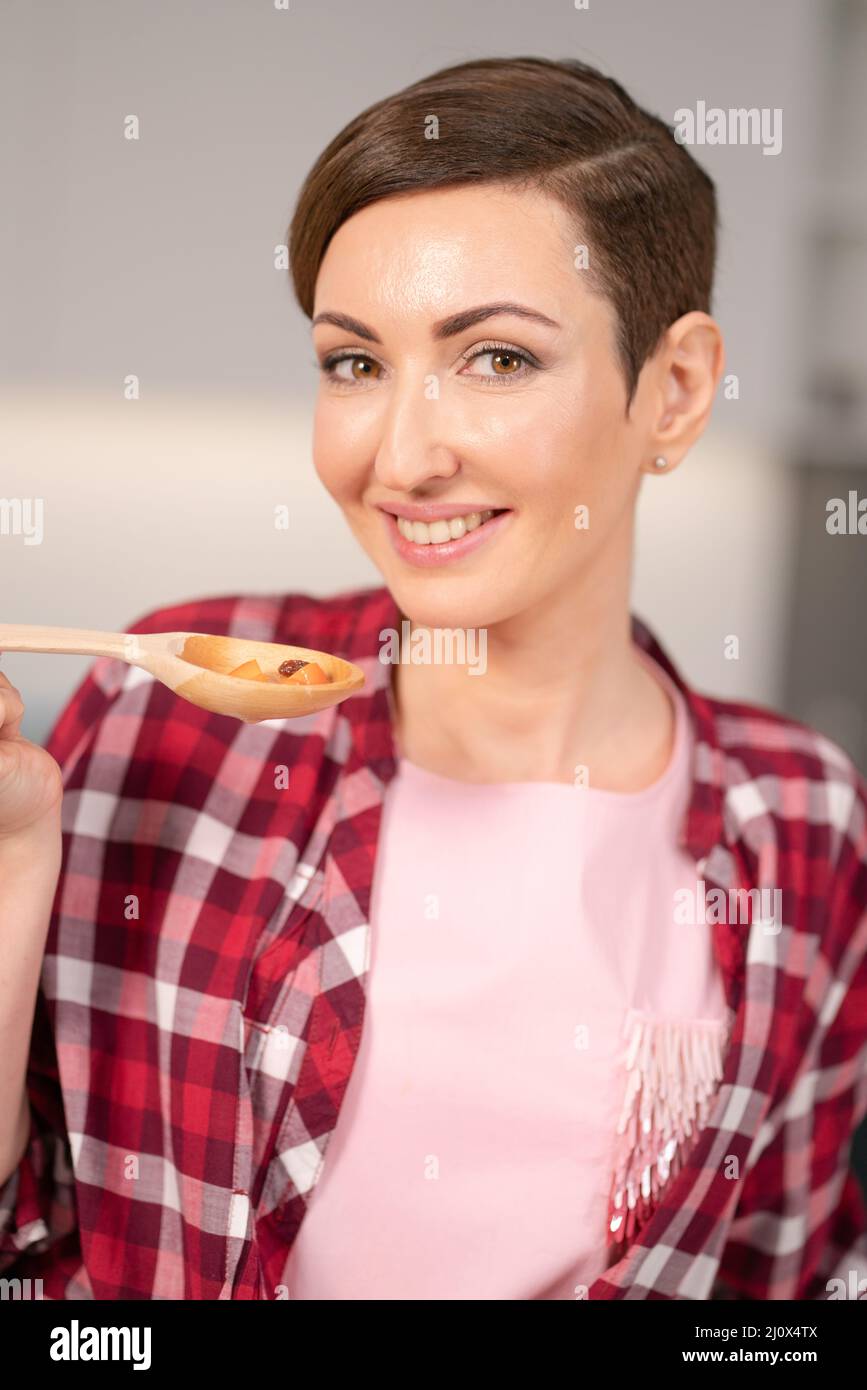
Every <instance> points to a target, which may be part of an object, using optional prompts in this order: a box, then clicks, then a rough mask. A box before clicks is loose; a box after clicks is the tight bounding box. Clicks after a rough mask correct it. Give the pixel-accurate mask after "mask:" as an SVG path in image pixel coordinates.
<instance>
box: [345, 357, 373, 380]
mask: <svg viewBox="0 0 867 1390" xmlns="http://www.w3.org/2000/svg"><path fill="white" fill-rule="evenodd" d="M350 360H351V362H352V375H353V376H354V377H355V380H356V381H375V380H376V379H377V377H378V376H379V363H378V362H374V361H373V359H372V358H370V357H353V358H351V359H350Z"/></svg>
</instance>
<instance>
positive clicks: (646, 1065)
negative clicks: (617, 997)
mask: <svg viewBox="0 0 867 1390" xmlns="http://www.w3.org/2000/svg"><path fill="white" fill-rule="evenodd" d="M731 1021H732V1020H731V1016H730V1012H729V1011H727V1014H726V1017H725V1018H724V1019H720V1020H717V1019H688V1020H683V1019H666V1018H658V1017H653V1016H651V1015H650V1014H646V1013H643V1012H641V1011H640V1010H638V1009H630V1010H629V1012H628V1013H627V1015H626V1020H625V1023H624V1034H625V1036H626V1037H627V1038H628V1043H627V1050H626V1071H627V1080H626V1092H625V1096H624V1101H623V1108H622V1111H621V1115H620V1120H619V1121H618V1125H617V1142H616V1149H615V1164H614V1174H613V1178H612V1182H611V1193H610V1197H609V1204H608V1240H609V1242H617V1243H620V1242H621V1241H625V1240H631V1239H632V1238H633V1236H634V1235H635V1234H636V1233H637V1231H638V1228H639V1227H640V1226H643V1225H644V1223H645V1222H646V1221H647V1219H648V1217H650V1216H651V1215H652V1213H653V1211H654V1210H655V1207H656V1204H657V1201H658V1199H659V1195H660V1193H661V1191H662V1188H663V1187H664V1186H665V1184H666V1183H667V1182H668V1180H669V1178H671V1177H673V1176H674V1175H675V1174H676V1173H678V1172H679V1170H680V1168H681V1167H682V1166H683V1163H684V1160H685V1158H686V1156H687V1153H688V1152H689V1149H690V1148H691V1147H692V1144H693V1142H694V1141H695V1139H696V1137H697V1135H698V1132H699V1130H700V1129H701V1128H702V1127H703V1125H704V1124H705V1122H706V1120H707V1115H708V1111H709V1109H710V1102H711V1100H712V1099H713V1096H714V1093H715V1091H716V1089H717V1086H718V1085H719V1081H720V1079H721V1077H722V1074H723V1057H724V1054H725V1050H726V1045H727V1042H728V1036H729V1032H730V1029H731Z"/></svg>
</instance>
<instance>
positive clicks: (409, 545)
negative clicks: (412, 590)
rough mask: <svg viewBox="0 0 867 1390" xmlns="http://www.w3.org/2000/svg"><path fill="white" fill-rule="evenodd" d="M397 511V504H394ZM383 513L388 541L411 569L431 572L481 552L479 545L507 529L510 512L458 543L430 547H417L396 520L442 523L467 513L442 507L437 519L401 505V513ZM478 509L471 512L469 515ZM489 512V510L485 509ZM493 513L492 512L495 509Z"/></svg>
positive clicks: (429, 512)
mask: <svg viewBox="0 0 867 1390" xmlns="http://www.w3.org/2000/svg"><path fill="white" fill-rule="evenodd" d="M395 506H396V507H397V504H395ZM380 510H381V511H382V513H383V521H384V523H385V527H386V530H387V531H388V538H389V540H390V541H391V544H392V545H393V546H394V548H395V550H396V551H397V553H398V555H400V557H401V559H403V560H406V561H407V563H408V564H410V565H416V566H417V567H418V568H419V569H432V568H435V567H436V566H437V565H447V564H449V563H450V562H451V561H453V560H459V559H461V558H462V557H463V556H464V555H469V554H470V553H471V552H472V551H473V550H478V548H479V546H480V545H484V544H485V542H486V541H488V540H492V539H493V538H494V537H495V536H496V535H497V533H498V532H500V531H501V530H502V529H503V527H504V526H506V525H508V522H509V518H510V517H511V515H512V513H511V511H501V512H499V514H498V515H496V516H492V517H491V518H490V520H489V521H484V522H482V524H481V526H477V527H476V528H475V530H474V531H467V533H466V535H464V536H461V537H460V538H459V539H458V540H452V541H441V542H439V543H432V544H431V545H416V543H415V542H414V541H408V540H407V539H406V537H405V536H402V535H401V534H400V531H398V529H397V520H396V516H398V515H400V516H404V515H407V517H408V520H410V521H440V520H443V521H445V520H447V519H448V518H449V517H453V516H465V515H468V513H466V512H459V511H456V510H455V509H454V507H445V506H440V507H438V508H437V513H438V514H437V515H434V512H433V508H431V509H429V510H428V511H427V514H426V515H419V512H420V511H422V510H423V509H422V508H419V507H416V508H413V507H409V506H404V505H403V504H400V511H399V512H398V511H397V510H395V511H394V512H392V511H391V504H389V508H388V509H387V510H386V508H384V507H383V508H380ZM473 510H478V508H472V507H471V508H470V511H473ZM485 510H487V509H485ZM492 510H493V509H492Z"/></svg>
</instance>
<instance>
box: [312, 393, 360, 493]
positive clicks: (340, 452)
mask: <svg viewBox="0 0 867 1390" xmlns="http://www.w3.org/2000/svg"><path fill="white" fill-rule="evenodd" d="M364 458H365V454H364V441H363V439H362V438H361V435H360V431H359V426H358V419H357V415H354V414H353V412H351V411H349V410H345V411H341V410H340V409H339V402H338V403H336V404H335V402H333V401H326V400H321V399H320V400H319V401H317V405H316V410H315V412H314V416H313V467H314V468H315V470H316V474H317V476H318V478H319V480H320V482H321V483H322V485H323V487H324V488H325V489H326V491H328V492H329V493H330V494H331V496H332V497H333V498H334V499H335V501H337V502H340V503H342V504H344V503H346V502H348V501H349V500H351V498H352V496H353V495H354V493H355V492H357V490H358V487H359V486H360V480H361V479H362V477H363V470H364Z"/></svg>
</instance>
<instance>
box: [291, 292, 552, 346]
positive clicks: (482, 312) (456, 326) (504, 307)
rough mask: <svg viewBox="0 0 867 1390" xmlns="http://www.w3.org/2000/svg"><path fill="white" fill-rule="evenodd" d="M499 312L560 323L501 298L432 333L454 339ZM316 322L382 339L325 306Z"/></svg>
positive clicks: (373, 339)
mask: <svg viewBox="0 0 867 1390" xmlns="http://www.w3.org/2000/svg"><path fill="white" fill-rule="evenodd" d="M498 314H512V315H513V316H514V317H515V318H521V319H532V320H534V321H535V322H536V323H542V324H545V325H546V326H547V327H548V328H559V327H560V324H559V323H557V322H556V320H555V319H549V318H548V315H547V314H541V313H539V311H538V309H529V308H527V306H526V305H525V304H512V303H511V302H509V301H502V302H499V303H495V304H478V305H477V306H476V307H475V308H474V309H461V311H460V312H459V313H457V314H450V315H449V317H448V318H445V319H440V320H439V321H438V322H437V323H435V324H434V325H433V327H432V329H431V336H432V337H433V338H434V339H436V340H437V341H439V340H441V339H443V338H454V337H455V336H456V334H458V333H463V332H464V330H465V329H467V328H472V327H473V326H474V325H475V324H477V323H482V322H484V320H485V319H490V318H494V317H495V315H498ZM317 323H331V324H333V325H334V327H335V328H344V329H346V331H347V333H353V334H354V335H355V336H356V337H357V338H365V339H366V340H367V341H368V342H370V343H381V341H382V340H381V338H379V337H377V335H376V333H374V331H373V329H372V328H368V327H367V324H365V323H361V321H360V320H359V319H354V318H351V317H350V315H349V314H338V313H334V312H332V311H331V310H328V309H325V310H323V312H322V313H321V314H317V315H316V317H315V319H314V320H313V322H312V323H311V325H310V327H311V329H312V328H315V327H316V325H317Z"/></svg>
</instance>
